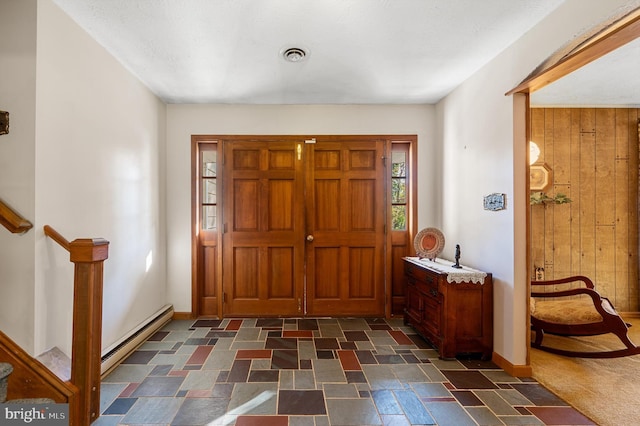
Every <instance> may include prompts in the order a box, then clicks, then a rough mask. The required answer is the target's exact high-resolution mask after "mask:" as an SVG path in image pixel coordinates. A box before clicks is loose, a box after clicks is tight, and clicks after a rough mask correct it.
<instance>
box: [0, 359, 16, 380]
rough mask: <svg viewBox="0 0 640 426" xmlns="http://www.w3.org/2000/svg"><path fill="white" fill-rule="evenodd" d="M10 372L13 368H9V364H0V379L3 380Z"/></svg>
mask: <svg viewBox="0 0 640 426" xmlns="http://www.w3.org/2000/svg"><path fill="white" fill-rule="evenodd" d="M12 371H13V367H12V366H11V364H9V363H7V362H0V379H4V378H5V377H7V376H9V374H11V372H12Z"/></svg>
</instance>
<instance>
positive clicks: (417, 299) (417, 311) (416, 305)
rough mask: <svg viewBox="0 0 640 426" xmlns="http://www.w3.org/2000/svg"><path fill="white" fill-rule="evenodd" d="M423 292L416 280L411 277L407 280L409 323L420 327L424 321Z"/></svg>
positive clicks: (407, 313)
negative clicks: (419, 289) (420, 290)
mask: <svg viewBox="0 0 640 426" xmlns="http://www.w3.org/2000/svg"><path fill="white" fill-rule="evenodd" d="M422 309H423V307H422V294H421V293H420V292H419V291H418V288H417V287H416V282H415V281H414V280H413V279H412V278H409V279H408V281H407V301H406V315H407V316H408V321H407V322H408V323H409V324H411V325H412V326H414V327H419V326H420V324H421V323H422Z"/></svg>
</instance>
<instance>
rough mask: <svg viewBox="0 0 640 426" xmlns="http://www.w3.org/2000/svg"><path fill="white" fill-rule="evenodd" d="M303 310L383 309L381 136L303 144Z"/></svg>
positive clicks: (356, 311) (367, 312) (380, 312)
mask: <svg viewBox="0 0 640 426" xmlns="http://www.w3.org/2000/svg"><path fill="white" fill-rule="evenodd" d="M306 148H307V158H308V161H307V164H308V166H307V175H306V182H307V202H306V205H307V232H308V234H309V236H310V237H312V241H308V242H307V254H306V262H307V263H306V268H307V301H306V306H307V314H308V315H312V316H316V315H317V316H319V315H334V316H346V315H371V316H374V315H381V316H383V315H384V244H385V233H384V223H385V197H384V194H385V192H384V176H385V175H384V165H383V156H384V142H383V141H375V140H370V141H355V140H340V141H323V140H320V139H319V140H318V141H317V142H316V143H315V144H312V145H307V147H306Z"/></svg>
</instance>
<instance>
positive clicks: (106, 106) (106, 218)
mask: <svg viewBox="0 0 640 426" xmlns="http://www.w3.org/2000/svg"><path fill="white" fill-rule="evenodd" d="M37 29H38V32H37V65H38V66H37V98H36V117H37V120H36V125H35V128H36V150H35V164H36V183H35V185H36V202H35V205H36V215H35V228H34V231H33V234H32V235H35V247H36V252H35V265H36V273H35V289H36V291H35V298H36V310H35V335H36V337H35V340H36V341H35V353H36V354H37V353H40V352H42V351H44V350H46V349H48V348H50V347H53V346H58V347H59V348H61V349H62V350H63V351H65V352H66V353H67V355H70V348H71V318H72V297H73V296H72V295H73V264H72V263H70V261H69V254H68V253H67V252H66V251H65V250H64V249H63V248H62V247H60V246H59V245H57V244H56V243H55V242H53V241H52V240H50V239H48V238H46V237H45V236H44V233H43V231H42V227H43V226H44V225H45V224H48V225H51V226H52V227H53V228H55V229H56V230H57V231H59V232H60V233H61V234H62V235H63V236H65V238H67V239H68V240H70V241H72V240H74V239H76V238H105V239H106V240H108V241H110V246H109V258H108V259H107V260H106V262H105V268H104V271H105V272H104V292H103V294H104V304H103V340H102V343H103V348H104V347H107V346H110V345H111V344H112V343H113V342H115V341H117V340H118V339H119V338H121V337H122V336H123V335H125V334H127V333H128V332H129V331H131V330H132V329H134V328H135V327H136V326H137V325H138V324H140V323H141V322H143V321H144V320H145V319H147V318H148V317H149V316H151V315H152V314H153V313H155V312H156V311H157V310H158V309H160V308H162V307H163V306H164V304H165V303H166V294H165V289H166V278H165V246H166V244H165V237H164V235H165V223H164V205H163V203H164V196H163V195H162V194H163V192H164V181H163V171H162V167H163V164H164V137H165V134H164V132H165V129H166V126H165V117H166V106H165V105H164V103H162V102H161V101H160V100H159V99H158V98H157V97H155V96H154V95H153V94H152V93H151V92H150V91H149V90H148V89H147V88H146V87H145V86H144V85H142V84H141V83H140V82H139V81H138V80H137V79H136V78H135V77H133V76H132V75H131V74H130V73H129V72H128V71H127V70H126V69H125V68H124V67H123V66H122V65H121V64H120V63H119V62H117V61H116V60H115V59H114V58H113V57H112V56H111V55H110V54H108V53H107V52H106V51H105V50H104V49H103V48H102V47H101V46H100V45H98V43H97V42H95V41H94V40H93V39H92V38H91V37H89V36H88V34H86V33H85V32H84V30H82V29H81V28H80V27H79V26H77V25H76V24H75V23H74V22H73V21H72V20H71V19H70V18H69V17H68V16H67V15H66V14H64V13H63V12H62V11H61V10H60V9H59V8H58V7H57V6H56V5H55V4H53V3H52V1H50V0H43V1H38V27H37ZM31 159H32V161H33V155H32V156H31Z"/></svg>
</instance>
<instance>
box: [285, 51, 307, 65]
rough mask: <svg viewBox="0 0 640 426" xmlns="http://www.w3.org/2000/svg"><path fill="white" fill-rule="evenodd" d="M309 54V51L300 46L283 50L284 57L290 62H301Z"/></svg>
mask: <svg viewBox="0 0 640 426" xmlns="http://www.w3.org/2000/svg"><path fill="white" fill-rule="evenodd" d="M306 56H307V52H306V51H305V50H304V49H302V48H300V47H290V48H288V49H285V50H283V51H282V57H283V58H284V60H285V61H288V62H300V61H302V60H304V58H305V57H306Z"/></svg>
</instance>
